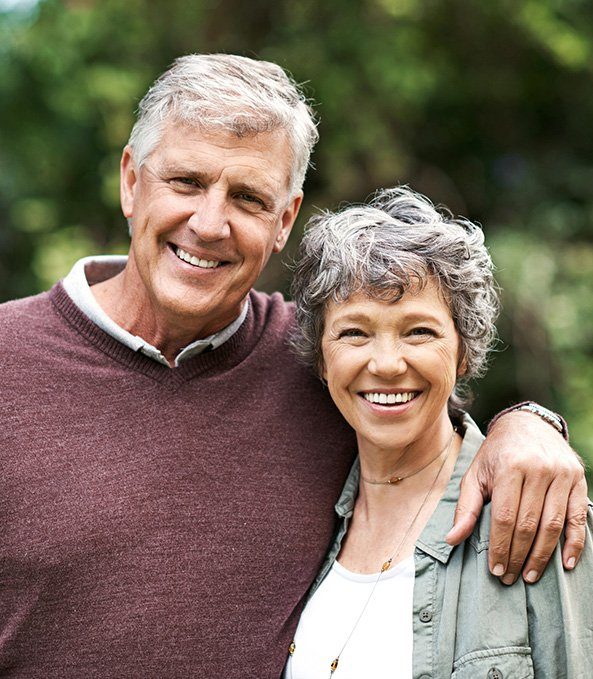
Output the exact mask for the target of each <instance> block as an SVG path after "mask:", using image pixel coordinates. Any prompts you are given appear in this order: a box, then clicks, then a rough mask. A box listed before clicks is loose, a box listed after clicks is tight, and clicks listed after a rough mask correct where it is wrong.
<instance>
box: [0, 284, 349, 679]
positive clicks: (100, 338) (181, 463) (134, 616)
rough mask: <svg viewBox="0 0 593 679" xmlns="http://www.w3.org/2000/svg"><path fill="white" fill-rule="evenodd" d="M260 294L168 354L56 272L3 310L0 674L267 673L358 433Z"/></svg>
mask: <svg viewBox="0 0 593 679" xmlns="http://www.w3.org/2000/svg"><path fill="white" fill-rule="evenodd" d="M291 322H292V311H291V308H290V306H289V305H287V304H286V303H285V302H284V301H283V300H282V298H281V297H280V295H273V296H271V297H268V296H265V295H262V294H258V293H252V295H251V308H250V311H249V314H248V316H247V319H246V321H245V323H244V324H243V326H242V327H241V328H240V329H239V331H238V332H237V333H236V334H235V335H234V336H233V337H232V338H231V339H230V340H229V341H228V342H226V343H225V344H224V345H223V346H222V347H220V348H219V349H217V350H216V351H213V352H210V353H207V354H203V355H201V356H196V357H194V358H192V359H190V360H188V361H187V362H185V363H184V364H183V365H182V366H180V367H179V368H175V369H173V370H172V369H169V368H166V367H165V366H162V365H160V364H158V363H156V362H154V361H152V360H151V359H149V358H147V357H145V356H144V355H142V354H139V353H134V352H133V351H131V350H130V349H128V348H127V347H125V346H123V345H122V344H120V343H118V342H117V341H116V340H114V339H113V338H112V337H110V336H109V335H107V334H106V333H104V332H103V331H101V330H100V329H99V328H97V326H95V325H94V324H93V323H92V322H91V321H90V320H89V319H88V318H87V317H86V316H85V315H84V314H83V313H82V312H81V311H80V310H79V309H78V308H77V307H76V306H75V305H74V304H73V303H72V301H71V300H70V298H69V297H68V296H67V294H66V293H65V291H64V289H63V288H62V286H61V285H59V284H58V285H57V286H55V287H54V288H53V289H52V290H51V291H50V292H49V293H45V294H42V295H38V296H36V297H32V298H29V299H25V300H21V301H18V302H10V303H8V304H4V305H2V306H0V396H1V398H0V458H1V460H0V464H1V466H0V469H1V473H0V517H1V518H0V676H10V677H20V678H23V679H37V678H39V679H50V678H54V677H55V678H58V677H59V678H60V679H67V678H69V677H76V678H77V679H78V678H84V679H87V678H90V677H101V678H103V679H105V678H108V677H113V678H118V679H120V678H125V677H138V678H143V679H144V678H152V677H154V678H158V679H173V678H176V677H179V678H183V679H188V677H200V678H208V679H210V678H212V679H218V678H219V677H220V678H222V677H224V678H225V679H233V678H236V679H245V678H247V677H257V678H258V679H262V678H267V677H274V678H277V677H278V676H279V675H280V673H281V671H282V667H283V664H284V660H285V657H286V649H287V647H288V644H289V642H290V639H291V635H292V631H293V629H294V626H295V624H296V622H297V618H298V614H299V612H300V607H301V604H302V602H303V597H304V596H305V593H306V591H307V588H308V586H309V584H310V583H311V581H312V580H313V578H314V576H315V574H316V572H317V569H318V568H319V566H320V564H321V563H322V560H323V556H324V553H325V550H326V548H327V546H328V544H329V541H330V539H331V537H332V533H333V530H334V516H333V511H332V507H333V503H334V502H335V500H336V498H337V496H338V495H339V491H340V489H341V486H342V483H343V481H344V478H345V475H346V473H347V470H348V469H349V467H350V463H351V461H352V453H353V450H354V439H353V436H352V433H351V432H350V431H349V430H348V429H347V427H346V425H345V424H344V423H343V421H342V420H341V418H340V416H339V414H338V412H337V411H336V410H335V409H334V407H333V405H332V404H331V402H330V400H329V398H328V396H327V395H326V394H325V393H324V392H323V390H322V389H321V387H320V385H319V383H318V382H317V380H315V379H314V378H313V377H312V376H310V375H309V374H308V373H307V371H306V370H305V369H304V368H302V367H300V366H299V365H298V364H297V363H296V361H295V360H294V359H293V358H292V357H291V355H290V352H289V350H288V349H287V346H286V337H287V332H288V329H289V327H290V324H291Z"/></svg>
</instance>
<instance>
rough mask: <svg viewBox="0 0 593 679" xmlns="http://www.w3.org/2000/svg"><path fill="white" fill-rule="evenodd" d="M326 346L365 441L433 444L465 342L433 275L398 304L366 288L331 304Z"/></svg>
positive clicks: (339, 400) (341, 404)
mask: <svg viewBox="0 0 593 679" xmlns="http://www.w3.org/2000/svg"><path fill="white" fill-rule="evenodd" d="M322 352H323V377H324V378H325V379H326V380H327V382H328V387H329V390H330V393H331V396H332V398H333V400H334V402H335V404H336V405H337V406H338V408H339V409H340V412H341V413H342V415H343V416H344V418H345V419H346V420H347V421H348V422H349V424H350V425H351V426H352V427H353V428H354V430H355V431H356V432H357V435H358V441H359V446H361V444H364V443H365V442H366V443H369V444H371V445H373V446H375V447H379V448H381V449H399V448H402V447H406V446H409V445H410V444H412V443H415V442H422V441H424V442H426V443H427V444H428V443H430V438H431V436H432V435H435V434H436V433H437V432H438V431H439V429H438V427H440V426H442V425H443V423H444V422H446V419H445V418H448V415H447V400H448V398H449V396H450V395H451V392H452V391H453V387H454V386H455V381H456V379H457V376H458V374H460V370H459V369H458V366H459V353H460V342H459V336H458V334H457V331H456V330H455V325H454V323H453V318H452V317H451V313H450V311H449V307H448V306H447V304H446V302H445V301H444V299H443V297H442V295H441V293H440V291H439V289H438V287H437V286H436V284H435V283H434V282H433V281H429V282H428V283H427V284H426V285H425V287H424V288H423V289H422V290H416V291H414V290H412V291H411V292H406V293H405V294H404V295H403V297H402V298H401V299H400V300H399V301H398V302H393V303H390V302H384V301H380V300H377V299H373V298H371V297H368V296H366V295H364V294H356V295H353V296H352V297H350V298H349V299H348V300H346V301H345V302H341V303H336V302H331V303H330V304H329V305H328V307H327V309H326V313H325V331H324V334H323V338H322Z"/></svg>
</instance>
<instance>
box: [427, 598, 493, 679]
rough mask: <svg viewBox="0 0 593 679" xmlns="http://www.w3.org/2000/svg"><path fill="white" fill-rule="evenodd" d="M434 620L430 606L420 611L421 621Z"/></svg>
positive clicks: (491, 678) (490, 678) (489, 678)
mask: <svg viewBox="0 0 593 679" xmlns="http://www.w3.org/2000/svg"><path fill="white" fill-rule="evenodd" d="M431 620H432V613H431V612H430V610H429V609H428V608H424V609H422V610H421V611H420V622H430V621H431ZM488 679H498V677H488Z"/></svg>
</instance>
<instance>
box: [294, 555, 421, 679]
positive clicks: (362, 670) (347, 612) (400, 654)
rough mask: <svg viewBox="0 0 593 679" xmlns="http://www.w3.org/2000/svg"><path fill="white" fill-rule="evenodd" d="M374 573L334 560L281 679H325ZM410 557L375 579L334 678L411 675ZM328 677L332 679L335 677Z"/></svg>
mask: <svg viewBox="0 0 593 679" xmlns="http://www.w3.org/2000/svg"><path fill="white" fill-rule="evenodd" d="M376 581H377V574H372V575H361V574H359V573H351V572H350V571H348V570H346V569H345V568H344V567H343V566H341V565H340V564H339V563H338V562H337V561H336V562H334V565H333V566H332V568H331V570H330V572H329V573H328V575H327V576H326V578H325V579H324V581H323V582H322V583H321V585H320V586H319V588H318V589H317V591H316V592H315V594H314V595H313V596H312V597H311V600H310V601H309V602H308V603H307V605H306V607H305V609H304V611H303V613H302V615H301V619H300V621H299V625H298V628H297V631H296V634H295V638H294V641H295V652H294V655H292V656H291V657H290V658H289V661H288V663H287V665H286V669H285V672H284V679H327V677H329V676H330V665H331V663H332V661H333V660H334V658H336V656H337V655H338V654H339V652H340V650H341V649H342V647H343V645H344V642H345V641H346V639H347V638H348V636H349V635H350V633H351V632H352V628H353V627H354V625H355V623H356V620H357V618H358V617H359V616H360V613H361V611H362V610H363V608H364V605H365V603H366V601H367V600H368V598H369V593H370V592H371V590H372V588H373V586H374V584H375V582H376ZM413 595H414V557H413V556H410V557H409V558H408V559H405V560H404V561H401V562H400V563H398V564H396V565H395V566H392V567H391V568H390V569H389V570H388V571H386V572H385V573H384V574H383V575H382V576H381V579H380V580H379V582H378V584H377V587H376V589H375V591H374V593H373V595H372V597H371V599H370V601H369V604H368V606H367V608H366V611H365V612H364V614H363V616H362V618H361V619H360V622H359V623H358V626H357V628H356V630H355V632H354V634H352V637H351V638H350V641H349V642H348V644H347V645H346V648H345V649H344V651H343V653H342V655H341V657H340V662H339V665H338V669H337V670H336V671H335V673H334V675H333V678H335V679H362V678H364V679H385V677H394V678H395V677H397V679H412V639H413V636H412V634H413V630H412V606H413ZM333 678H332V679H333Z"/></svg>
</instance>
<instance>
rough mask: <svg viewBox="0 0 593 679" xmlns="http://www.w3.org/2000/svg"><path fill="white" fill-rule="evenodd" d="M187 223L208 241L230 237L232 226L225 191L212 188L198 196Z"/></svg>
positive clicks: (201, 237) (200, 237)
mask: <svg viewBox="0 0 593 679" xmlns="http://www.w3.org/2000/svg"><path fill="white" fill-rule="evenodd" d="M187 225H188V227H189V228H190V229H191V231H193V233H195V235H196V236H197V237H198V238H199V239H200V240H202V241H204V242H207V243H211V242H214V241H218V240H223V239H225V238H228V237H229V235H230V232H231V227H230V225H229V221H228V213H227V201H226V195H225V193H224V192H223V191H220V190H217V189H214V188H210V189H208V190H207V191H204V192H203V193H201V194H200V195H199V196H197V197H196V200H195V203H194V207H193V212H192V214H191V215H190V216H189V219H188V220H187Z"/></svg>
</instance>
